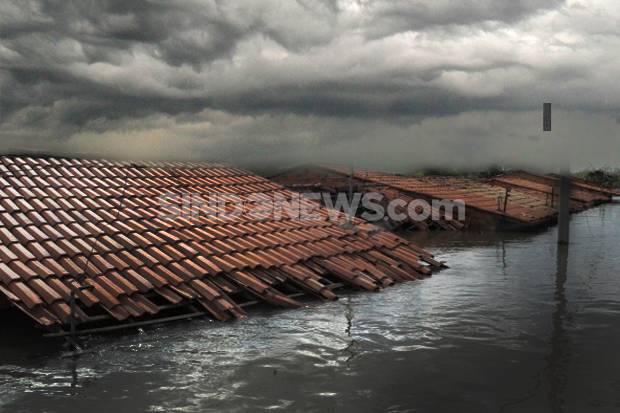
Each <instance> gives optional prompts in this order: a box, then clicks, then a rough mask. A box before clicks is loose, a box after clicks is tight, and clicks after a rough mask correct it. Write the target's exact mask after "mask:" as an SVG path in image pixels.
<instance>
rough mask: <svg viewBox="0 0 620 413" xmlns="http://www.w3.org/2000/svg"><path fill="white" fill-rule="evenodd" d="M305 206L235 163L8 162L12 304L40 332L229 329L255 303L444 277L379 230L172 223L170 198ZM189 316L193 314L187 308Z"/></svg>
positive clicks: (5, 225)
mask: <svg viewBox="0 0 620 413" xmlns="http://www.w3.org/2000/svg"><path fill="white" fill-rule="evenodd" d="M171 193H172V194H201V195H206V194H213V193H218V194H235V195H238V196H240V197H241V198H242V199H244V200H246V201H247V200H248V198H249V197H250V196H252V197H253V199H254V200H256V199H257V198H258V199H263V200H264V199H267V200H268V199H272V198H273V197H274V196H275V195H276V194H279V195H281V196H285V197H288V198H291V197H292V195H293V193H292V192H290V191H288V190H285V189H284V188H283V187H282V186H280V185H278V184H275V183H273V182H270V181H268V180H266V179H264V178H261V177H259V176H256V175H253V174H251V173H249V172H247V171H244V170H240V169H236V168H231V167H226V166H222V165H207V164H189V163H127V162H111V161H105V160H80V159H65V158H43V157H39V158H35V157H14V156H10V157H9V156H3V157H0V240H1V245H0V296H3V297H4V298H7V299H8V300H9V301H10V302H11V303H12V304H13V305H14V306H16V307H18V308H19V309H21V310H22V311H23V312H25V313H26V314H28V315H29V316H30V317H32V319H34V320H35V321H36V322H37V323H38V324H40V325H42V326H45V327H48V328H51V329H58V328H60V327H61V326H62V325H64V324H67V323H68V322H69V319H70V314H71V309H70V296H71V291H72V290H73V291H78V289H79V288H80V287H83V286H90V287H91V288H92V289H91V290H81V291H79V292H76V294H77V297H78V300H77V304H78V308H77V310H76V316H77V318H78V320H79V322H80V323H87V322H93V321H101V320H110V321H114V322H117V323H118V322H127V321H130V320H139V319H144V318H146V319H149V318H155V317H158V316H159V315H161V314H163V313H166V312H168V311H171V309H178V308H182V307H183V308H189V309H191V311H196V309H197V308H199V309H201V310H200V311H205V312H206V313H208V314H210V315H211V316H212V317H214V318H216V319H220V320H227V319H231V318H239V317H243V316H244V315H245V312H244V310H243V308H242V306H243V303H245V302H247V301H248V300H256V301H262V302H266V303H270V304H273V305H276V306H283V307H296V306H299V305H300V303H299V302H298V301H297V300H295V299H294V298H291V296H294V295H295V294H296V293H299V292H304V293H308V294H311V295H315V296H318V297H322V298H325V299H335V298H336V295H335V293H334V292H333V289H334V287H335V286H337V285H339V283H345V284H348V285H351V286H355V287H358V288H362V289H366V290H377V289H380V288H382V287H384V286H387V285H390V284H392V283H394V282H397V281H404V280H412V279H416V278H418V277H421V276H424V275H428V274H430V272H431V270H432V269H433V268H438V267H440V266H441V265H440V263H438V262H437V261H435V260H434V259H433V257H432V255H431V254H429V253H428V252H426V251H424V250H422V249H420V248H418V247H416V246H415V245H412V244H411V243H409V242H407V241H406V240H404V239H402V238H399V237H398V236H395V235H393V234H391V233H389V232H386V231H383V230H381V229H379V228H377V227H374V226H372V225H369V224H366V223H362V222H356V223H357V225H356V226H355V228H354V229H346V228H343V227H342V226H341V225H339V224H338V223H335V222H331V221H330V220H328V219H327V217H328V214H327V212H326V211H325V210H324V209H319V216H318V217H316V218H315V219H313V220H309V219H307V218H306V219H294V218H289V217H283V219H281V220H276V219H274V218H273V217H267V218H262V219H258V218H256V217H255V216H250V215H249V214H246V213H244V214H242V215H241V216H239V217H237V218H234V219H230V218H225V217H221V216H216V215H206V214H200V216H196V217H188V216H180V215H179V216H174V217H172V218H171V217H162V211H161V208H162V205H161V202H162V201H161V197H162V196H169V195H170V194H171ZM179 311H180V310H179Z"/></svg>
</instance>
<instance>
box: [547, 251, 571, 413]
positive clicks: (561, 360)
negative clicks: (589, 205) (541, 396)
mask: <svg viewBox="0 0 620 413" xmlns="http://www.w3.org/2000/svg"><path fill="white" fill-rule="evenodd" d="M568 255H569V246H568V245H558V248H557V254H556V273H555V293H554V303H555V306H554V309H553V313H552V316H551V325H552V330H551V345H550V350H551V351H550V353H549V355H548V357H547V360H548V363H549V364H548V369H547V380H548V381H549V402H550V405H551V408H552V411H553V412H558V413H559V412H563V411H564V405H565V393H566V384H567V368H568V364H569V362H570V355H571V354H570V341H569V337H568V335H567V333H566V322H567V317H568V301H567V299H566V279H567V272H568Z"/></svg>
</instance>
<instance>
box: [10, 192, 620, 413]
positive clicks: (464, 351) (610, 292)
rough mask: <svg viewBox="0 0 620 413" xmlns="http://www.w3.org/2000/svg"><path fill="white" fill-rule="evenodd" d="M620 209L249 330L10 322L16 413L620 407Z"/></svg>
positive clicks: (471, 250)
mask: <svg viewBox="0 0 620 413" xmlns="http://www.w3.org/2000/svg"><path fill="white" fill-rule="evenodd" d="M619 224H620V205H618V204H612V205H607V206H604V207H601V208H596V209H593V210H590V211H587V212H585V213H581V214H579V215H576V216H574V217H573V221H572V224H571V230H572V236H573V243H572V244H571V245H570V248H569V250H568V254H567V253H566V251H562V250H560V251H558V249H557V248H556V245H555V229H553V228H552V229H549V230H545V231H542V232H538V233H530V234H492V235H483V234H479V235H475V234H432V235H430V236H426V237H424V239H420V238H419V239H418V241H420V242H421V243H423V244H424V245H425V246H426V247H427V248H429V249H430V250H432V251H433V252H434V253H436V254H437V255H438V256H439V257H440V258H441V259H443V260H446V261H448V262H449V264H450V265H451V268H450V269H447V270H445V271H442V272H441V273H439V274H436V275H435V276H433V277H432V278H430V279H426V280H423V281H419V282H413V283H408V284H402V285H398V286H396V287H392V288H389V289H387V290H386V291H384V292H382V293H377V294H370V293H355V294H351V295H349V296H347V297H346V298H344V299H342V300H340V301H339V302H335V303H311V304H309V306H308V307H306V308H302V309H299V310H294V311H288V310H287V311H266V310H262V311H258V312H255V313H253V314H252V317H251V318H249V319H248V320H245V321H241V322H235V323H229V324H227V323H215V322H209V321H207V320H194V321H191V322H186V323H180V324H175V325H169V326H165V327H161V328H158V329H152V330H146V331H143V332H140V333H136V334H125V335H115V336H103V337H96V338H91V339H89V340H88V342H87V347H88V348H89V349H90V350H92V353H90V354H87V355H85V356H83V357H81V358H79V359H78V360H77V361H72V360H67V359H62V358H60V352H61V351H60V347H59V345H58V343H56V342H49V341H42V340H40V339H38V338H37V336H36V335H34V334H32V332H31V331H29V330H22V329H21V328H20V325H19V324H17V325H12V326H8V327H7V325H6V324H3V325H2V338H1V344H0V411H2V412H10V413H17V412H30V413H32V412H87V413H96V412H144V411H148V412H211V411H213V412H246V411H247V412H256V411H262V410H270V411H293V412H295V411H299V412H309V411H315V412H427V411H433V412H562V411H566V412H618V411H620V356H619V355H618V354H619V352H620V350H619V349H620V225H619Z"/></svg>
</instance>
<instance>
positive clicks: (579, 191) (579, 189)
mask: <svg viewBox="0 0 620 413" xmlns="http://www.w3.org/2000/svg"><path fill="white" fill-rule="evenodd" d="M492 182H493V183H496V184H498V185H501V186H510V187H513V188H521V189H526V190H528V189H529V190H532V191H535V192H539V193H542V194H545V195H548V196H553V197H554V198H557V197H558V195H559V194H558V191H557V189H556V188H557V187H558V186H559V179H558V178H557V177H556V176H553V175H540V174H534V173H531V172H524V171H516V172H512V173H509V174H505V175H500V176H497V177H495V178H493V179H492ZM571 184H572V185H571V199H572V200H573V201H576V202H577V203H580V204H582V207H581V208H579V207H578V206H577V207H576V209H583V208H588V207H591V206H594V205H598V204H601V203H604V202H609V200H610V197H611V196H612V195H613V191H612V190H610V189H607V188H603V187H601V186H598V185H595V184H588V183H585V182H581V181H579V180H577V179H571Z"/></svg>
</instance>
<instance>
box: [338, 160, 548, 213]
mask: <svg viewBox="0 0 620 413" xmlns="http://www.w3.org/2000/svg"><path fill="white" fill-rule="evenodd" d="M328 168H329V169H332V170H336V171H339V172H340V173H347V171H346V168H339V167H331V166H330V167H328ZM354 174H355V177H356V178H357V179H361V180H365V181H369V182H377V183H381V184H383V185H387V186H390V187H392V188H396V189H398V190H401V191H404V192H407V193H410V194H415V195H418V196H422V197H427V198H433V199H445V200H462V201H464V202H465V204H466V205H467V207H468V208H474V209H478V210H480V211H483V212H486V213H489V214H492V215H496V216H499V217H504V218H508V219H512V220H515V221H518V222H520V223H523V224H533V223H537V222H542V221H545V220H549V219H551V218H553V217H554V216H555V215H556V213H557V211H556V210H555V209H553V208H551V206H550V205H548V204H547V203H546V202H545V200H544V199H541V198H540V197H539V196H533V195H532V194H531V193H528V192H526V191H521V190H518V189H516V190H512V191H511V193H510V197H509V201H508V203H507V205H506V209H505V211H504V208H503V200H504V197H505V195H506V188H504V187H501V186H499V185H493V184H491V183H488V182H485V181H483V180H477V179H470V178H464V177H453V176H425V177H412V176H404V175H396V174H391V173H387V172H380V171H371V170H355V171H354Z"/></svg>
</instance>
